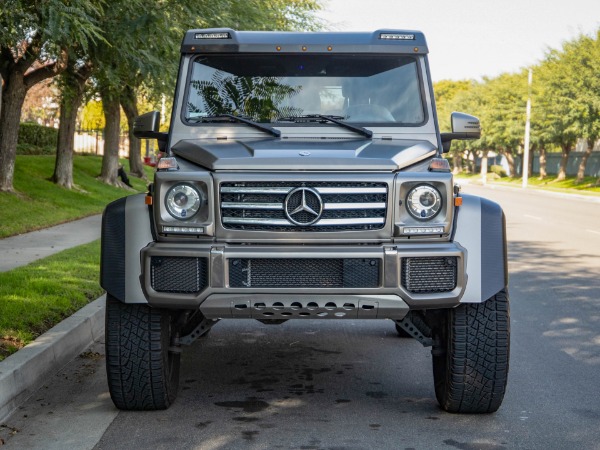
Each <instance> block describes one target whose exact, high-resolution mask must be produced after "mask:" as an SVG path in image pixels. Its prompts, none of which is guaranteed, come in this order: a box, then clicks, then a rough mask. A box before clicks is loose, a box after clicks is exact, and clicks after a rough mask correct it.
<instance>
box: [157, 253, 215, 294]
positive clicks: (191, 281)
mask: <svg viewBox="0 0 600 450" xmlns="http://www.w3.org/2000/svg"><path fill="white" fill-rule="evenodd" d="M207 273H208V271H207V259H206V258H184V257H166V256H153V257H152V258H151V260H150V284H151V286H152V289H154V290H155V291H156V292H171V293H177V294H195V293H198V292H200V291H202V290H203V289H204V288H205V287H206V284H207Z"/></svg>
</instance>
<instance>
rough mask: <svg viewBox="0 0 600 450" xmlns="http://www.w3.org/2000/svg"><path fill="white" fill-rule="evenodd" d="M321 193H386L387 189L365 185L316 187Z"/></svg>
mask: <svg viewBox="0 0 600 450" xmlns="http://www.w3.org/2000/svg"><path fill="white" fill-rule="evenodd" d="M315 189H316V190H317V192H318V193H319V194H385V193H387V189H386V188H385V187H377V188H364V187H347V188H335V187H316V188H315Z"/></svg>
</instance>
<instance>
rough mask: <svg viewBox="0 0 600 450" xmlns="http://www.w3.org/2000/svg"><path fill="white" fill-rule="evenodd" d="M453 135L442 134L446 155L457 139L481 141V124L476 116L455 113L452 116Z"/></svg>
mask: <svg viewBox="0 0 600 450" xmlns="http://www.w3.org/2000/svg"><path fill="white" fill-rule="evenodd" d="M450 122H451V123H452V133H442V135H441V137H442V147H443V150H444V153H447V152H449V151H450V144H451V142H452V141H453V140H455V139H460V140H466V139H479V138H480V137H481V123H480V122H479V119H478V118H477V117H475V116H471V115H469V114H465V113H461V112H456V111H455V112H453V113H452V114H451V115H450Z"/></svg>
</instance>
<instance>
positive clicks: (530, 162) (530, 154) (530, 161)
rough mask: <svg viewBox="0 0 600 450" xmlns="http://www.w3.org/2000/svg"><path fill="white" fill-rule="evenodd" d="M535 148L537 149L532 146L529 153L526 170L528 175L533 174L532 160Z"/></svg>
mask: <svg viewBox="0 0 600 450" xmlns="http://www.w3.org/2000/svg"><path fill="white" fill-rule="evenodd" d="M536 150H537V148H536V147H535V146H532V147H531V152H530V153H529V161H528V162H529V170H528V171H527V173H528V174H529V176H531V175H533V160H534V156H535V151H536Z"/></svg>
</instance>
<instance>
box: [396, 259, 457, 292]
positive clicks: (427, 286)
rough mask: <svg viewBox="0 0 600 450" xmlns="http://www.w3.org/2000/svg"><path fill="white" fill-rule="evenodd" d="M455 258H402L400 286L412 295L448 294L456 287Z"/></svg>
mask: <svg viewBox="0 0 600 450" xmlns="http://www.w3.org/2000/svg"><path fill="white" fill-rule="evenodd" d="M456 266H457V258H456V257H455V256H451V257H442V258H421V257H419V258H402V286H403V287H404V288H405V289H406V290H407V291H408V292H412V293H413V294H433V293H436V292H450V291H452V290H453V289H454V288H455V287H456V273H457V267H456Z"/></svg>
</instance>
